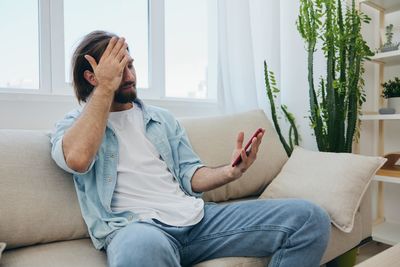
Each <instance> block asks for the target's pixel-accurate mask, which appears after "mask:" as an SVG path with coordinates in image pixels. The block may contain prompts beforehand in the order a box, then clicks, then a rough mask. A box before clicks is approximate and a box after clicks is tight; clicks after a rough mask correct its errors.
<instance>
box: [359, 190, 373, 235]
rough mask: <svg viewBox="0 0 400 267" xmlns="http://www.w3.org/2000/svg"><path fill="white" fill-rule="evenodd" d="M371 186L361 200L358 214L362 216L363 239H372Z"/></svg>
mask: <svg viewBox="0 0 400 267" xmlns="http://www.w3.org/2000/svg"><path fill="white" fill-rule="evenodd" d="M371 185H372V183H371V184H370V185H369V186H368V189H367V191H366V192H365V194H364V196H363V199H362V200H361V204H360V207H359V208H358V212H360V215H361V223H362V232H361V233H362V239H365V238H367V237H370V236H371V235H372V201H371V192H372V191H371Z"/></svg>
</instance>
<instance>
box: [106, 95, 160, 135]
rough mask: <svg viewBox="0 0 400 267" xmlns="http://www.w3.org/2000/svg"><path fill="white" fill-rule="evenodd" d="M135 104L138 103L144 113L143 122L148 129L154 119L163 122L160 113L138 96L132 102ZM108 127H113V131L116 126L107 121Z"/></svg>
mask: <svg viewBox="0 0 400 267" xmlns="http://www.w3.org/2000/svg"><path fill="white" fill-rule="evenodd" d="M132 103H133V104H134V105H137V106H138V107H139V108H140V109H141V110H142V113H143V124H144V127H145V129H146V127H147V124H149V122H150V121H154V122H156V123H159V124H161V119H160V118H159V117H158V115H157V114H156V113H155V112H154V111H153V110H150V109H148V108H147V105H146V104H144V103H143V101H142V100H140V99H139V98H136V99H135V100H133V102H132ZM107 127H108V128H110V129H112V130H113V132H115V131H114V128H113V127H112V126H111V124H110V123H109V122H107Z"/></svg>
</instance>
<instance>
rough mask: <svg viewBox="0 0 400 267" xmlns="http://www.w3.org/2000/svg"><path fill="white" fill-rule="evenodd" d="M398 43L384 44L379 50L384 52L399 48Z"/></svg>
mask: <svg viewBox="0 0 400 267" xmlns="http://www.w3.org/2000/svg"><path fill="white" fill-rule="evenodd" d="M399 45H400V43H397V44H386V45H384V46H383V47H382V48H381V52H382V53H385V52H390V51H395V50H398V49H399Z"/></svg>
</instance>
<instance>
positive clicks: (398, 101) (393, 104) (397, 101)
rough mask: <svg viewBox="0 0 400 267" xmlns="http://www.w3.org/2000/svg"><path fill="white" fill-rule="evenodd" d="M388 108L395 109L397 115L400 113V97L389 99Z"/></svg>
mask: <svg viewBox="0 0 400 267" xmlns="http://www.w3.org/2000/svg"><path fill="white" fill-rule="evenodd" d="M388 107H389V108H394V109H395V110H396V113H400V97H391V98H388Z"/></svg>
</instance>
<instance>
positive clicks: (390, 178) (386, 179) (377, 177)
mask: <svg viewBox="0 0 400 267" xmlns="http://www.w3.org/2000/svg"><path fill="white" fill-rule="evenodd" d="M373 180H374V181H379V182H385V183H392V184H400V178H399V177H395V176H386V175H379V174H376V175H375V177H374V178H373Z"/></svg>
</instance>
